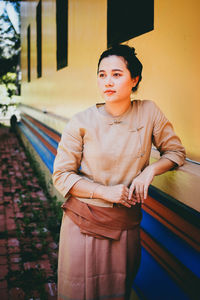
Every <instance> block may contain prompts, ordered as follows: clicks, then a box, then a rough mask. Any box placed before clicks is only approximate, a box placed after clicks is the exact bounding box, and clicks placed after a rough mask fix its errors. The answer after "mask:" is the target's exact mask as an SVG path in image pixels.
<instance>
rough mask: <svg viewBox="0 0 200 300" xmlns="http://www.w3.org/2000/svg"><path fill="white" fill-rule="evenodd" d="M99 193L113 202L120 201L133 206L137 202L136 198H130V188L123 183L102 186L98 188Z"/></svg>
mask: <svg viewBox="0 0 200 300" xmlns="http://www.w3.org/2000/svg"><path fill="white" fill-rule="evenodd" d="M96 191H97V193H98V194H100V195H99V196H101V198H102V199H104V200H106V201H109V202H112V203H119V204H122V205H124V206H126V207H129V208H130V207H131V205H134V204H135V201H136V199H132V197H131V198H130V199H128V195H129V189H128V188H127V187H126V186H125V185H123V184H118V185H113V186H100V187H99V188H97V190H96Z"/></svg>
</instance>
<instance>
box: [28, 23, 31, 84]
mask: <svg viewBox="0 0 200 300" xmlns="http://www.w3.org/2000/svg"><path fill="white" fill-rule="evenodd" d="M27 73H28V74H27V80H28V82H30V81H31V26H30V25H28V28H27Z"/></svg>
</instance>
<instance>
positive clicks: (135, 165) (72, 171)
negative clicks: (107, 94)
mask: <svg viewBox="0 0 200 300" xmlns="http://www.w3.org/2000/svg"><path fill="white" fill-rule="evenodd" d="M103 105H104V104H97V105H94V106H92V107H90V108H88V109H87V110H85V111H82V112H80V113H78V114H76V115H75V116H74V117H72V119H71V120H70V121H69V122H68V123H67V125H66V127H65V129H64V132H63V134H62V137H61V141H60V143H59V146H58V150H57V156H56V158H55V162H54V172H53V182H54V185H55V187H56V188H57V189H58V190H59V191H60V193H61V194H62V195H63V196H64V197H68V196H69V190H70V189H71V187H72V186H73V185H74V184H75V183H76V182H77V181H78V180H80V179H83V178H84V179H86V180H90V181H92V182H97V183H100V184H103V185H116V184H121V183H123V184H125V185H126V186H129V185H130V184H131V182H132V180H133V179H134V178H135V177H136V176H137V175H139V174H140V172H141V171H142V170H143V169H144V168H145V167H146V166H147V165H148V164H149V157H150V152H151V147H152V143H153V144H154V145H155V146H156V148H157V149H158V150H159V151H160V154H161V156H162V157H165V158H167V159H169V160H171V161H173V162H175V163H176V164H177V165H179V166H181V165H182V164H183V163H184V159H185V150H184V147H183V146H182V144H181V141H180V139H179V137H178V136H177V135H176V134H175V133H174V130H173V127H172V125H171V123H170V122H169V121H168V120H167V118H166V117H165V116H164V114H163V113H162V112H161V110H160V109H159V108H158V107H157V106H156V105H155V103H154V102H152V101H149V100H143V101H141V100H134V101H133V102H132V105H131V106H130V108H129V109H128V111H126V112H125V113H124V114H123V115H121V116H120V117H117V118H115V117H112V116H111V115H109V114H106V113H105V110H104V112H103V107H104V106H103ZM79 200H81V201H83V202H86V203H89V204H94V205H99V206H106V207H112V206H113V204H112V203H110V202H107V201H104V200H102V199H88V198H79Z"/></svg>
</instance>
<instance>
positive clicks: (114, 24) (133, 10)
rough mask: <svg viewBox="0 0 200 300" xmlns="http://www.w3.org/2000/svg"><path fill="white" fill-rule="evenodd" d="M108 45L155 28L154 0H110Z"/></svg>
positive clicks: (108, 3)
mask: <svg viewBox="0 0 200 300" xmlns="http://www.w3.org/2000/svg"><path fill="white" fill-rule="evenodd" d="M107 5H108V11H107V19H108V20H107V24H108V28H107V42H108V47H110V46H113V45H115V44H119V43H122V42H125V41H127V40H129V39H131V38H134V37H136V36H139V35H141V34H143V33H146V32H148V31H151V30H153V23H154V0H139V1H138V0H124V1H121V0H108V2H107Z"/></svg>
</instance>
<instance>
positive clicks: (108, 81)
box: [106, 76, 113, 86]
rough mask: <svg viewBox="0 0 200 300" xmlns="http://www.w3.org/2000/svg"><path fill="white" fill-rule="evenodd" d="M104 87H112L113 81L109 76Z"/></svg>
mask: <svg viewBox="0 0 200 300" xmlns="http://www.w3.org/2000/svg"><path fill="white" fill-rule="evenodd" d="M106 86H113V81H112V78H111V76H108V77H107V79H106Z"/></svg>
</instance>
